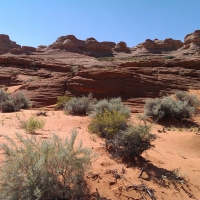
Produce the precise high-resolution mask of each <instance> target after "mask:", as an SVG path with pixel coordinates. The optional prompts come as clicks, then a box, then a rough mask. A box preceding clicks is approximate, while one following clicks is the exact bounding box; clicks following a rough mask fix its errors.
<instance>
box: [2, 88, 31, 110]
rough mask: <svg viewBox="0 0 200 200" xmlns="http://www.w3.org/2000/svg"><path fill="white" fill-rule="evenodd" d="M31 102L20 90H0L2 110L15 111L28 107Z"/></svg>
mask: <svg viewBox="0 0 200 200" xmlns="http://www.w3.org/2000/svg"><path fill="white" fill-rule="evenodd" d="M30 107H31V102H30V101H29V99H28V98H27V97H26V96H25V95H24V93H22V92H21V91H19V92H16V93H13V94H11V95H10V94H8V93H7V92H5V91H4V90H0V108H1V110H2V112H15V111H19V110H20V109H21V108H24V109H25V108H30Z"/></svg>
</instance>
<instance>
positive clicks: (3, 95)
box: [0, 89, 10, 105]
mask: <svg viewBox="0 0 200 200" xmlns="http://www.w3.org/2000/svg"><path fill="white" fill-rule="evenodd" d="M7 100H10V96H9V94H8V93H7V92H6V91H5V90H2V89H0V105H1V104H2V103H3V102H5V101H7Z"/></svg>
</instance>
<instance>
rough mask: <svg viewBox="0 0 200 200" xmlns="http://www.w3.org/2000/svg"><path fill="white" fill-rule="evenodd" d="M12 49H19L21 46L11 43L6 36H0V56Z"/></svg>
mask: <svg viewBox="0 0 200 200" xmlns="http://www.w3.org/2000/svg"><path fill="white" fill-rule="evenodd" d="M13 48H17V49H20V48H21V46H20V45H18V44H16V42H13V41H11V40H10V38H9V36H8V35H4V34H0V54H5V53H7V52H9V51H10V50H11V49H13Z"/></svg>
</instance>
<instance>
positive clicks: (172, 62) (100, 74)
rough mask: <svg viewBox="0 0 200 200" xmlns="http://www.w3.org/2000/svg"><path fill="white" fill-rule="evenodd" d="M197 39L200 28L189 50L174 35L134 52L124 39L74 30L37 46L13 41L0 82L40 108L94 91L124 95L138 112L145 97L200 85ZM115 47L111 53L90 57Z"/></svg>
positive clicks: (2, 61) (0, 66)
mask: <svg viewBox="0 0 200 200" xmlns="http://www.w3.org/2000/svg"><path fill="white" fill-rule="evenodd" d="M6 38H7V37H6ZM198 38H199V32H198V31H195V33H193V34H189V35H188V36H186V38H185V41H186V44H185V46H187V45H190V48H189V49H184V46H183V47H181V46H182V45H183V43H181V42H180V41H175V40H172V39H166V40H164V41H160V40H154V41H152V40H146V42H144V43H142V44H139V45H138V46H137V47H136V48H135V49H133V48H132V49H131V51H130V52H128V50H130V49H129V48H128V47H127V45H126V43H124V42H120V43H118V44H115V43H112V42H98V41H97V40H96V39H95V38H88V39H86V40H85V41H83V40H78V39H77V38H76V37H75V36H73V35H68V36H62V37H59V38H58V39H57V40H56V42H55V43H53V44H52V45H50V46H43V45H41V46H39V47H38V48H37V49H35V48H32V47H22V48H21V47H20V46H15V47H14V46H12V45H11V46H12V48H11V47H9V48H11V49H9V52H10V53H9V54H5V55H2V56H0V85H1V87H9V86H20V89H21V90H23V91H25V92H26V94H27V95H28V96H29V97H30V99H31V101H33V105H34V106H35V107H41V106H47V105H51V104H55V103H56V101H57V97H58V96H61V95H64V94H66V95H70V96H81V95H87V94H88V93H93V95H94V97H97V98H109V97H117V96H121V97H122V99H123V100H124V102H126V103H127V104H129V105H131V106H132V109H133V111H141V109H142V107H143V105H144V101H145V99H146V98H149V97H153V98H154V97H161V96H163V95H167V94H171V93H173V92H175V91H176V90H188V89H199V88H200V56H199V55H200V54H199V50H198V48H196V47H198V44H199V43H198ZM7 39H8V38H7ZM187 41H190V42H189V43H187ZM179 47H181V48H179ZM3 48H4V46H3V47H2V49H3ZM117 48H118V49H117ZM177 48H178V50H177V51H176V50H174V51H171V50H173V49H177ZM126 50H127V52H126ZM139 50H140V51H139ZM110 51H111V55H112V57H106V58H101V59H98V58H95V57H91V56H90V57H89V56H85V55H89V54H90V53H91V54H90V55H97V54H99V55H106V53H109V52H110ZM113 51H114V53H113ZM133 51H134V52H139V53H138V54H137V55H136V54H134V53H133ZM74 52H76V53H74ZM105 52H106V53H105ZM158 52H159V54H158ZM164 52H167V53H166V54H164ZM21 53H23V54H22V55H20V54H21ZM104 53H105V54H104ZM112 53H113V54H112ZM26 54H28V55H26ZM107 55H109V54H107Z"/></svg>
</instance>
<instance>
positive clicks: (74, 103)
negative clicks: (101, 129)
mask: <svg viewBox="0 0 200 200" xmlns="http://www.w3.org/2000/svg"><path fill="white" fill-rule="evenodd" d="M95 103H96V99H93V98H92V95H91V94H89V95H88V97H85V96H83V97H74V98H72V99H70V100H69V101H68V102H66V104H65V106H64V112H65V113H66V114H71V115H86V114H87V113H89V112H90V111H91V110H92V106H93V104H95Z"/></svg>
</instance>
